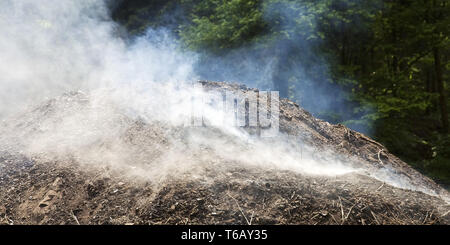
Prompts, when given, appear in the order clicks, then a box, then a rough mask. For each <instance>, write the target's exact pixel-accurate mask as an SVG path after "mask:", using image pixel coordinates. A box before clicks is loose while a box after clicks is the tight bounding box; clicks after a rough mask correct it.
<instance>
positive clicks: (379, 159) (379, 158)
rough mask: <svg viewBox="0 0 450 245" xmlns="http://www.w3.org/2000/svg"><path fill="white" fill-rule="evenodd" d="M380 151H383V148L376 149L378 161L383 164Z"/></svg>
mask: <svg viewBox="0 0 450 245" xmlns="http://www.w3.org/2000/svg"><path fill="white" fill-rule="evenodd" d="M382 151H383V149H381V150H379V151H378V161H380V163H381V165H384V163H383V161H381V157H380V154H381V152H382Z"/></svg>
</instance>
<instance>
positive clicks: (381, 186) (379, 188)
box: [375, 182, 384, 192]
mask: <svg viewBox="0 0 450 245" xmlns="http://www.w3.org/2000/svg"><path fill="white" fill-rule="evenodd" d="M383 186H384V182H383V184H381V185H380V187H378V189H377V190H376V191H375V192H377V191H379V190H381V188H383Z"/></svg>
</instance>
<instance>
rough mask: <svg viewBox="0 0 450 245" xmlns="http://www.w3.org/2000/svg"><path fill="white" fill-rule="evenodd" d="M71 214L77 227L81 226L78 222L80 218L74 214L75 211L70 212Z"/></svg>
mask: <svg viewBox="0 0 450 245" xmlns="http://www.w3.org/2000/svg"><path fill="white" fill-rule="evenodd" d="M70 214H71V215H72V217H73V219H74V220H75V222H77V225H80V222H78V218H77V216H75V214H74V213H73V210H70Z"/></svg>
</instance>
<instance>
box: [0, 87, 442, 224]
mask: <svg viewBox="0 0 450 245" xmlns="http://www.w3.org/2000/svg"><path fill="white" fill-rule="evenodd" d="M201 83H202V84H203V86H204V88H205V89H206V90H216V91H233V92H237V91H240V92H244V93H245V92H248V91H253V90H252V89H247V88H246V87H244V86H242V85H238V84H230V83H222V82H207V81H202V82H201ZM89 103H90V98H89V96H87V95H84V94H82V93H70V94H66V95H64V96H61V97H60V98H56V99H53V100H50V101H48V102H47V103H45V104H43V105H41V106H39V107H37V108H35V109H33V110H31V111H29V112H27V113H25V114H22V115H20V116H18V117H16V118H14V119H11V120H9V121H6V122H4V127H3V128H4V130H3V135H4V136H3V138H1V140H2V141H4V142H14V144H4V145H5V146H2V149H0V150H1V153H0V224H361V225H365V224H367V225H369V224H450V215H449V212H450V205H449V204H448V200H449V194H448V192H447V191H446V190H444V189H443V188H441V187H440V186H439V185H437V184H435V183H434V182H433V181H432V180H430V179H429V178H427V177H425V176H423V175H421V174H420V173H418V172H417V171H415V170H414V169H412V168H410V167H409V166H408V165H407V164H406V163H404V162H402V161H401V160H400V159H398V158H397V157H395V156H393V155H392V154H390V153H389V152H388V150H387V149H386V148H385V147H383V146H382V145H381V144H379V143H378V142H375V141H374V140H372V139H370V138H368V137H366V136H364V135H363V134H360V133H358V132H355V131H353V130H350V129H348V128H346V127H345V126H343V125H332V124H329V123H327V122H324V121H321V120H319V119H316V118H314V117H313V116H312V115H311V114H309V113H308V112H307V111H305V110H303V109H302V108H300V107H299V105H297V104H295V103H293V102H291V101H289V100H285V99H282V100H280V130H281V132H282V133H283V135H287V136H294V137H293V138H294V139H295V140H296V141H301V142H303V143H304V144H307V145H308V146H310V147H311V149H313V150H312V153H311V154H312V156H313V157H314V156H315V155H319V156H318V157H319V158H320V157H321V156H322V155H326V154H325V153H324V152H330V151H331V152H333V154H334V155H336V156H338V157H337V158H339V159H342V161H345V162H346V163H348V164H347V165H348V166H349V167H352V168H355V169H360V170H361V171H349V172H345V173H342V174H339V175H321V174H309V173H304V172H302V171H295V169H294V170H293V168H291V167H287V168H280V167H277V166H278V165H277V163H275V165H270V164H269V165H263V164H259V163H255V164H249V163H248V162H250V163H253V162H258V161H261V159H260V158H258V157H257V156H247V157H236V156H233V157H230V156H228V155H227V154H221V152H220V151H223V152H226V151H227V150H228V151H230V152H231V153H233V152H234V150H236V149H243V148H246V147H248V146H246V145H245V144H244V143H248V142H240V141H239V140H237V139H235V137H234V136H232V135H227V134H224V133H223V132H220V130H217V129H214V128H201V129H189V128H185V127H173V126H171V125H167V124H164V123H160V122H151V121H148V120H141V119H139V118H132V117H129V116H127V115H126V114H123V113H121V112H120V111H116V110H115V109H111V108H109V109H107V110H110V111H108V113H107V114H105V116H107V117H102V114H101V112H104V111H105V110H106V109H105V110H103V109H102V110H97V111H96V113H94V114H92V115H94V116H92V117H86V115H91V114H90V111H89V110H87V109H86V108H87V107H89V106H88V105H89ZM61 110H62V111H64V112H63V113H61ZM75 111H76V112H78V113H79V114H81V115H83V117H76V118H75V119H76V120H75V121H79V120H80V118H81V119H83V120H84V119H86V120H87V119H89V120H87V121H86V122H84V121H83V120H81V121H83V125H84V127H83V129H86V128H88V129H90V131H89V132H88V135H89V137H87V136H86V135H87V133H86V132H78V131H79V130H80V128H77V127H76V126H74V125H72V123H73V121H74V120H70V121H69V122H67V121H66V120H65V119H66V118H67V117H70V116H73V115H74V112H75ZM99 111H101V112H99ZM111 115H114V116H111ZM93 118H95V120H97V119H98V120H100V121H101V122H102V124H101V125H100V126H99V124H97V123H93V124H91V123H90V122H92V120H94V119H93ZM96 122H97V121H96ZM68 125H69V126H70V127H69V126H68ZM86 125H89V127H86ZM60 128H64V129H70V132H69V131H64V130H62V131H58V130H57V129H60ZM11 130H13V131H14V133H13V134H12V136H11V133H8V132H10V131H11ZM54 131H58V134H50V135H49V132H54ZM191 131H200V133H198V132H197V134H195V135H196V136H197V137H198V135H203V136H205V137H207V138H208V139H209V141H208V142H207V143H206V144H192V142H193V141H195V139H197V138H196V137H192V134H193V133H192V132H191ZM73 132H77V133H76V134H74V135H72V134H71V133H73ZM100 133H102V134H101V137H93V138H92V137H91V136H92V135H97V134H100ZM103 133H104V134H103ZM39 135H40V136H42V135H45V136H48V137H47V138H48V139H53V140H48V141H42V139H40V140H39V141H37V142H38V143H39V144H31V146H30V145H28V143H29V142H33V141H34V139H36V137H38V136H39ZM61 135H62V136H61ZM72 136H73V137H75V136H76V137H78V138H81V139H96V140H92V142H88V144H86V142H85V140H83V144H78V143H80V142H79V141H73V140H72V141H68V143H67V142H65V141H64V140H65V139H67V138H70V137H72ZM97 136H98V135H97ZM14 137H16V138H17V137H19V138H21V139H22V140H21V141H20V142H18V143H16V142H15V139H14ZM23 139H26V140H23ZM174 139H175V140H174ZM200 139H204V138H200ZM216 141H221V142H222V141H223V142H225V143H221V144H217V145H219V146H220V147H222V148H220V149H219V150H218V149H216V148H214V146H212V145H214V144H216V143H215V142H216ZM66 143H67V144H66ZM270 143H271V142H262V143H261V144H255V147H259V146H263V145H265V144H270ZM42 145H45V146H48V145H50V146H52V148H51V149H52V152H48V149H50V148H48V147H42ZM21 147H23V149H24V150H23V151H22V150H21ZM25 148H26V149H27V150H25ZM29 149H33V151H30V150H29ZM44 150H47V151H44ZM117 152H118V154H112V153H117ZM180 152H182V153H183V154H182V155H181V157H180V154H179V153H180ZM252 152H253V153H255V154H259V153H261V152H260V151H254V150H248V151H246V153H252ZM280 152H283V151H280ZM65 153H68V154H65ZM61 154H63V156H61ZM64 154H65V155H64ZM236 154H238V153H236ZM49 155H50V156H52V157H49ZM53 156H56V157H53ZM295 156H297V155H295ZM305 158H306V157H305ZM275 159H278V158H275ZM279 159H280V161H284V160H285V159H286V158H282V157H281V156H280V158H279ZM323 161H325V162H327V161H331V160H328V158H324V159H323ZM333 161H334V160H333ZM119 163H120V164H119Z"/></svg>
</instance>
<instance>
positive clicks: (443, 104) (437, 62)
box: [433, 47, 449, 133]
mask: <svg viewBox="0 0 450 245" xmlns="http://www.w3.org/2000/svg"><path fill="white" fill-rule="evenodd" d="M433 54H434V69H435V73H436V83H437V90H438V93H439V108H440V111H441V121H442V131H443V133H448V130H449V128H448V127H449V125H448V113H447V98H446V96H445V90H444V79H443V75H442V65H441V58H440V52H439V48H438V47H434V48H433Z"/></svg>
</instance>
